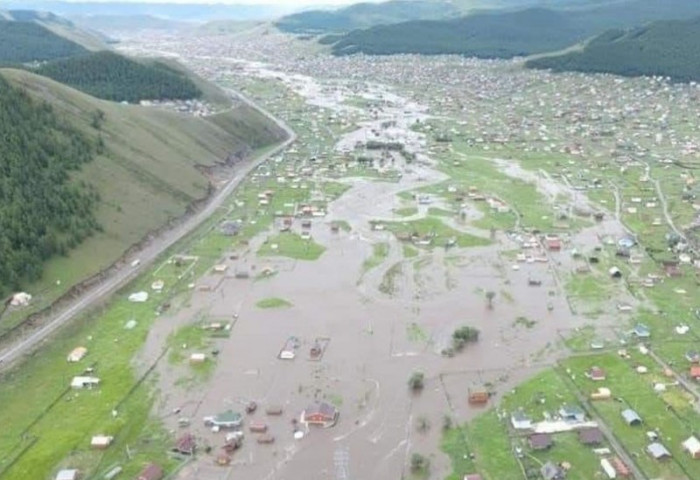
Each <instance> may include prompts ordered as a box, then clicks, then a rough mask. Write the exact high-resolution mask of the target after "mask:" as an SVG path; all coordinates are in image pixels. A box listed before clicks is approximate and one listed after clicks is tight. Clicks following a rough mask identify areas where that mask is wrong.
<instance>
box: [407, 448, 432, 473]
mask: <svg viewBox="0 0 700 480" xmlns="http://www.w3.org/2000/svg"><path fill="white" fill-rule="evenodd" d="M429 470H430V460H429V459H428V457H426V456H425V455H421V454H420V453H414V454H413V455H411V472H412V473H414V474H421V475H426V474H427V473H428V471H429Z"/></svg>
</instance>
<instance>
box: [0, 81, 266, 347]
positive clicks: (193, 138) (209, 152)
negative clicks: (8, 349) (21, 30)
mask: <svg viewBox="0 0 700 480" xmlns="http://www.w3.org/2000/svg"><path fill="white" fill-rule="evenodd" d="M0 72H1V73H2V74H3V75H4V76H5V77H6V78H8V79H9V80H10V81H11V82H12V83H14V84H16V85H20V86H23V87H24V88H26V89H27V90H28V91H29V92H30V93H31V94H32V95H34V96H36V97H39V98H42V99H45V100H48V101H49V102H50V103H51V104H52V105H53V106H54V107H55V108H56V110H57V111H58V112H59V113H60V114H62V115H65V118H66V119H67V120H68V121H70V122H72V123H74V124H75V125H76V126H77V127H78V128H80V129H81V130H83V131H85V132H86V133H87V134H88V135H90V136H93V137H94V136H96V135H97V133H98V132H97V131H96V130H95V129H94V128H92V127H91V125H90V122H91V114H92V112H94V111H96V110H97V109H100V110H102V111H104V112H105V114H106V115H105V123H104V126H103V127H102V133H101V134H102V136H103V138H104V141H105V143H106V146H107V152H106V155H102V156H99V157H97V158H96V159H95V160H94V161H93V162H92V163H90V164H88V165H86V166H85V168H83V170H82V171H81V172H80V174H78V175H77V176H76V177H77V178H76V179H84V180H87V181H89V182H90V183H92V184H93V185H95V186H96V187H97V189H98V190H99V192H100V194H101V202H100V204H99V206H98V207H97V216H98V219H99V221H100V223H101V225H102V226H103V227H104V232H103V233H100V234H97V235H95V236H94V237H92V238H89V239H88V240H86V241H85V242H84V243H83V244H82V245H81V246H80V247H79V248H77V249H76V250H74V251H72V252H71V253H70V255H69V256H68V257H65V258H55V259H53V260H51V261H49V262H48V263H47V265H46V270H45V274H44V277H43V279H42V280H41V281H39V282H37V283H36V284H34V285H29V286H27V290H28V291H30V292H32V294H33V295H35V300H36V302H34V304H33V306H32V308H31V309H26V310H21V311H19V312H14V313H13V314H10V315H6V316H5V317H4V318H3V322H2V324H0V333H2V331H4V330H5V329H6V328H8V327H10V326H11V325H13V324H15V323H16V322H18V321H19V320H21V319H22V318H23V317H24V316H26V315H27V314H28V313H30V312H31V311H32V310H36V309H39V308H43V307H45V306H47V305H48V303H49V302H51V301H53V300H55V299H56V298H58V297H59V296H60V295H61V294H63V293H65V291H66V290H67V289H68V288H69V287H70V286H72V285H74V284H76V283H79V282H80V281H81V280H83V279H85V278H87V277H89V276H91V275H94V274H96V273H98V272H99V271H101V270H103V269H104V268H106V267H108V266H109V265H111V264H112V263H113V262H114V261H115V260H117V259H118V258H119V257H120V256H121V255H122V254H123V253H124V252H125V251H126V250H127V249H128V248H129V247H130V246H132V245H133V244H135V243H137V242H139V241H140V240H141V239H142V238H143V237H144V236H145V235H146V234H147V233H148V232H150V231H152V230H154V229H157V228H159V227H162V226H164V225H165V224H167V223H168V222H169V221H171V220H173V219H175V218H177V217H179V216H181V215H182V214H184V213H185V212H186V210H187V208H188V206H189V205H190V204H191V203H192V202H193V201H196V200H200V199H203V198H204V197H206V196H207V194H208V189H209V181H208V179H207V178H206V177H205V176H204V175H203V174H202V173H201V172H200V171H199V170H198V169H197V168H195V166H196V165H205V166H210V165H213V164H214V163H216V162H217V161H220V160H222V159H225V158H226V157H227V156H228V155H229V154H230V153H232V152H236V151H243V150H247V149H248V148H249V147H250V148H253V149H255V148H259V147H263V146H265V145H266V144H268V143H270V142H269V141H270V140H271V139H273V138H274V135H275V134H276V133H278V132H277V131H276V129H274V128H272V127H270V125H269V122H268V121H267V120H266V119H265V118H264V117H262V116H261V115H260V114H258V113H257V112H255V111H252V110H251V109H249V108H248V107H238V108H235V109H233V110H230V111H228V112H224V113H221V114H219V115H217V116H215V117H210V118H209V119H195V118H192V117H187V116H183V115H176V114H173V113H170V112H165V111H161V110H156V109H146V108H143V107H138V106H126V105H119V104H115V103H111V102H105V101H100V100H96V99H94V98H92V97H89V96H87V95H84V94H82V93H79V92H77V91H75V90H72V89H70V88H68V87H65V86H62V85H60V84H58V83H56V82H53V81H51V80H49V79H46V78H43V77H38V76H35V75H33V74H30V73H27V72H22V71H16V70H1V71H0ZM57 280H60V282H61V284H60V285H57V284H56V282H57Z"/></svg>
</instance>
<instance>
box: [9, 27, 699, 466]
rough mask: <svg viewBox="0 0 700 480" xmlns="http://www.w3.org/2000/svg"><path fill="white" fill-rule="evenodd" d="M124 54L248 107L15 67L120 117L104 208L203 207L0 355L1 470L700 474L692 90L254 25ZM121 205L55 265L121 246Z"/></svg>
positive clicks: (18, 75) (171, 213)
mask: <svg viewBox="0 0 700 480" xmlns="http://www.w3.org/2000/svg"><path fill="white" fill-rule="evenodd" d="M117 51H118V52H119V53H121V54H127V55H130V56H132V57H133V58H143V59H146V60H149V59H153V58H158V59H162V58H166V59H169V60H172V61H176V62H179V64H181V65H184V66H186V67H187V68H189V69H191V70H192V71H193V72H194V73H195V74H196V75H197V78H198V82H201V83H199V84H200V85H205V86H206V85H208V87H207V88H212V87H211V85H212V84H213V85H216V86H217V87H218V88H219V89H220V90H215V91H216V92H218V95H221V94H222V92H223V93H224V96H225V97H227V96H230V98H231V99H232V100H231V102H232V103H231V104H230V105H226V106H220V105H218V104H217V101H215V100H213V99H212V97H208V98H209V99H210V100H208V103H209V104H210V105H212V106H213V107H212V113H211V114H210V115H203V116H195V115H190V114H183V113H182V112H181V113H177V112H173V111H172V109H173V108H174V109H177V108H178V107H177V105H178V104H177V103H175V104H174V105H167V104H166V103H167V102H164V104H159V103H158V102H154V103H153V104H152V105H150V106H135V105H120V104H116V103H109V102H103V101H98V100H95V99H92V98H89V97H87V96H85V95H83V94H78V93H77V92H75V91H74V90H71V89H68V88H67V87H62V86H58V85H56V84H54V82H52V81H50V80H48V79H44V78H40V77H36V76H35V75H32V74H31V73H28V72H20V71H16V70H3V71H2V74H3V76H6V77H7V78H8V79H10V81H11V82H12V83H13V84H15V85H22V86H24V87H25V88H26V89H27V90H28V92H29V94H30V95H32V96H37V97H41V96H43V98H46V92H47V91H49V92H51V102H52V105H54V106H55V108H58V109H59V112H61V114H64V115H67V116H68V117H69V118H71V119H72V121H73V123H74V124H75V125H78V126H80V128H82V129H83V131H85V132H86V134H90V133H91V132H92V131H91V128H92V127H91V126H90V125H89V124H88V123H86V122H87V120H86V118H87V117H86V116H85V113H84V112H89V111H91V110H93V109H94V108H97V107H99V108H100V109H101V110H103V111H104V112H105V123H104V125H102V126H101V129H100V135H103V136H104V137H105V139H107V140H110V141H111V143H109V144H108V151H109V152H111V155H109V156H105V157H106V158H101V157H97V158H96V159H95V160H93V162H91V163H88V164H87V165H86V166H85V168H84V169H83V170H81V173H80V175H85V176H86V177H88V176H89V178H91V180H92V181H93V182H100V181H101V182H103V183H101V184H99V185H98V184H97V183H96V185H98V186H99V190H100V191H101V192H105V193H103V194H102V195H103V199H102V201H101V205H100V208H101V209H103V210H100V211H98V218H105V216H104V215H103V214H104V211H105V210H104V209H107V210H108V209H110V208H114V209H116V208H115V206H116V205H119V208H121V209H124V210H126V209H129V210H128V212H127V211H125V212H124V213H125V215H126V216H128V217H129V218H148V219H159V221H160V223H161V224H163V223H166V222H167V221H168V220H170V219H173V218H181V216H182V214H183V213H185V212H186V211H188V206H187V205H191V204H192V202H199V204H201V205H203V206H202V207H201V208H200V209H199V210H197V211H195V212H192V213H191V214H190V216H189V217H188V218H186V219H185V220H180V221H179V223H178V224H177V225H176V226H175V227H174V229H172V230H167V231H163V232H162V233H160V234H158V235H156V236H154V237H152V238H151V239H150V240H149V241H148V242H147V243H146V244H145V245H144V247H143V249H141V250H139V251H138V252H137V253H136V252H134V253H129V254H127V256H126V257H123V259H122V261H121V262H120V264H118V266H117V268H116V270H115V271H114V272H113V273H110V274H109V275H108V276H107V277H106V278H105V281H104V283H102V284H99V283H97V284H95V287H94V288H93V289H92V290H88V291H87V292H86V293H85V294H84V295H82V296H79V297H77V298H76V299H75V300H74V301H75V304H74V305H76V307H75V310H70V309H68V310H64V313H62V314H61V315H62V316H57V315H53V316H52V317H53V323H45V324H44V325H45V326H42V325H41V324H39V325H35V326H34V327H33V328H34V330H33V331H34V334H33V335H35V338H34V339H32V337H31V336H30V337H25V340H26V341H28V342H29V343H27V344H26V345H23V344H22V343H14V347H13V348H15V349H16V350H14V351H13V350H11V349H5V350H3V351H2V352H0V355H5V357H4V358H5V359H6V362H5V363H10V362H11V361H17V360H21V361H18V362H17V365H16V366H14V367H12V366H7V367H6V371H5V372H4V373H3V376H2V387H1V388H0V401H1V402H2V404H3V405H5V408H3V409H2V410H0V424H2V425H4V426H5V428H4V429H3V430H2V432H0V451H2V452H4V454H3V455H2V456H0V477H2V478H10V479H14V478H17V479H20V478H54V477H55V475H56V473H57V472H58V471H59V470H72V469H77V470H78V471H79V472H81V474H82V475H84V476H85V477H86V478H105V477H109V475H110V474H111V473H112V472H115V471H117V470H118V471H117V473H116V474H115V475H119V477H118V478H121V477H124V478H134V477H137V475H139V472H146V471H147V470H149V469H150V470H151V471H160V472H161V478H162V477H165V475H166V474H167V478H169V479H181V480H188V479H192V480H195V479H204V480H226V479H230V478H242V479H251V480H253V479H255V480H259V479H265V480H273V479H276V480H284V479H290V480H291V479H299V478H304V479H309V480H316V479H318V480H321V479H338V480H340V479H350V478H364V479H379V478H382V479H383V478H402V479H411V480H419V479H444V478H446V479H449V480H463V479H468V480H479V479H481V480H483V479H489V480H519V479H539V478H546V479H555V478H559V479H561V478H569V479H580V480H591V479H597V478H601V479H602V478H622V477H625V478H635V479H640V480H641V479H661V478H663V479H665V480H676V479H678V480H690V479H693V478H698V477H700V463H698V461H697V460H696V458H695V457H694V455H695V454H694V453H693V450H692V448H693V445H694V443H693V441H692V439H693V438H695V439H696V441H697V438H696V437H695V435H697V433H696V432H698V431H699V429H700V387H699V384H698V379H699V378H700V373H699V371H698V362H700V355H699V354H698V345H700V337H699V336H698V329H699V328H700V305H699V304H698V295H697V291H698V282H699V271H700V270H699V269H700V257H698V242H699V239H698V233H697V232H698V228H700V213H699V212H700V203H699V201H698V198H697V195H698V183H697V178H696V171H697V169H698V166H699V165H700V113H699V112H700V110H698V99H699V98H700V88H699V87H698V85H697V84H695V83H674V82H672V81H670V80H668V79H665V78H660V77H639V78H624V77H617V76H612V75H593V74H584V73H559V74H555V73H551V72H548V71H540V70H531V69H527V68H525V65H524V63H525V62H524V61H523V60H519V59H516V60H494V59H482V60H479V59H474V58H464V57H461V56H447V55H431V56H419V55H387V56H384V55H382V56H370V55H351V56H333V55H332V54H331V52H330V47H326V46H322V45H319V44H317V43H315V42H312V41H309V39H305V38H303V37H294V36H291V35H289V34H285V33H282V32H280V31H277V30H275V29H274V27H272V26H271V25H268V24H262V25H261V24H255V25H250V26H248V27H242V28H241V29H240V30H238V29H231V31H227V32H223V33H222V31H220V30H215V31H214V30H205V29H202V30H198V31H181V32H178V33H177V34H173V33H172V32H169V33H164V32H160V31H150V32H148V33H147V34H146V33H144V34H141V35H138V36H129V37H127V38H123V39H122V41H121V42H120V44H119V45H118V48H117ZM208 92H209V94H211V92H212V91H211V90H206V91H204V94H205V95H207V94H208ZM216 98H219V99H220V98H221V97H220V96H217V97H216ZM205 101H207V100H205ZM124 128H128V130H123V129H124ZM93 130H94V129H93ZM144 132H147V134H146V133H144ZM92 134H93V135H97V133H95V132H92ZM258 135H259V136H258ZM120 138H122V139H128V142H124V141H121V142H119V141H117V139H120ZM285 138H286V140H285ZM154 141H155V142H157V146H153V144H152V143H151V142H154ZM231 145H236V146H238V145H240V146H241V147H240V150H238V152H240V153H239V154H238V155H233V156H234V157H235V158H233V159H232V160H233V161H231V162H224V164H222V162H221V157H222V156H225V155H226V152H228V154H229V155H231V151H232V150H231ZM151 149H153V150H151ZM151 151H158V152H159V154H161V155H163V157H159V158H166V157H167V159H168V161H167V164H166V163H165V162H164V161H158V160H157V159H156V158H154V157H151V156H150V155H149V154H148V152H151ZM134 154H138V155H139V156H140V158H142V159H143V160H142V161H140V162H134V163H137V165H136V166H134V168H135V169H136V170H135V171H130V172H129V175H133V176H129V177H127V176H125V177H124V178H123V179H118V180H117V179H115V177H114V173H113V172H112V170H110V173H106V174H104V176H103V177H100V176H99V175H97V174H96V173H97V171H96V170H91V169H97V167H98V166H99V165H100V164H102V165H109V163H108V162H114V163H118V164H119V165H120V166H124V165H128V164H129V162H128V161H129V159H130V158H131V157H132V155H134ZM194 159H197V160H196V162H194ZM148 160H150V161H148ZM103 168H108V167H103ZM125 175H126V174H125ZM100 179H101V180H100ZM135 179H138V181H140V182H144V180H145V182H144V188H142V189H141V190H139V191H138V192H131V191H126V192H125V191H122V190H118V189H117V188H119V189H123V188H127V186H128V187H129V188H131V186H132V185H138V183H137V182H135ZM145 184H147V185H148V188H145ZM209 185H211V186H209ZM112 188H113V189H114V190H113V191H112V190H111V189H112ZM110 192H112V193H111V195H113V197H110V198H111V200H110V199H109V198H108V197H107V195H110ZM163 198H168V204H167V206H166V205H165V204H164V203H159V202H165V200H163ZM159 199H160V200H159ZM120 213H121V212H120ZM111 215H115V221H114V223H113V225H112V226H111V227H109V225H110V223H105V226H106V231H105V232H102V233H100V234H98V235H95V236H94V237H92V238H90V239H88V240H86V243H85V245H83V246H81V247H80V248H79V249H77V250H75V252H74V253H71V256H70V257H69V258H72V260H74V259H75V256H76V255H81V254H82V253H81V252H88V251H89V245H90V244H91V243H90V242H98V241H102V240H103V239H104V237H107V236H111V237H114V236H116V235H117V234H118V233H119V234H120V235H124V238H121V237H119V240H120V242H122V243H120V244H119V245H122V246H123V245H124V244H125V243H127V239H126V238H127V237H126V233H125V231H129V230H128V229H125V225H127V224H128V223H126V222H127V221H126V220H125V219H121V220H119V218H121V217H119V216H117V215H116V214H115V212H112V213H111ZM159 215H160V217H159ZM166 217H167V218H166ZM136 225H137V224H134V226H133V227H132V228H133V232H132V234H133V237H128V238H129V241H133V239H136V238H139V236H143V232H144V231H145V230H146V228H145V226H142V225H140V224H138V226H141V227H142V228H141V229H140V230H139V229H138V228H137V226H136ZM108 228H112V230H107V229H108ZM107 234H109V235H107ZM118 251H119V249H118V248H114V249H113V250H111V252H112V255H114V256H113V257H110V256H109V255H105V256H101V257H100V258H104V263H103V264H100V265H95V264H91V268H97V267H104V266H107V265H109V264H110V263H112V262H113V261H114V258H116V256H117V252H118ZM86 255H89V253H86ZM55 261H56V262H63V261H66V262H67V260H64V259H57V260H55ZM52 262H53V260H52ZM73 264H74V263H73V262H72V261H71V263H70V265H73ZM67 265H68V264H67V263H65V264H63V265H58V266H57V267H56V268H57V270H55V271H56V272H61V274H63V275H65V272H66V271H67V268H66V266H67ZM53 268H54V267H52V264H51V263H49V265H48V266H47V269H46V272H47V273H46V274H45V275H46V278H47V279H48V281H51V282H53V278H54V277H53V276H52V275H53V273H54V270H53ZM83 274H85V271H83V272H81V274H80V275H83ZM76 278H77V277H76ZM51 298H52V297H51V296H50V295H47V296H45V297H41V296H40V297H39V302H44V301H45V302H49V301H50V300H51ZM40 305H42V304H41V303H32V304H30V307H28V308H30V309H32V308H38V307H39V306H40ZM69 308H73V307H72V306H69ZM27 312H28V310H27V308H24V309H22V308H19V309H16V310H13V311H11V312H10V313H9V316H8V317H3V321H5V320H4V319H5V318H9V319H10V320H11V321H12V320H13V319H17V318H19V316H20V315H26V314H27ZM13 315H16V317H13ZM59 327H61V328H59ZM30 332H31V330H30ZM73 354H76V355H77V357H76V358H77V361H73V360H71V359H70V358H69V361H66V356H67V355H69V356H72V355H73ZM0 358H3V357H1V356H0ZM76 379H78V380H77V383H76ZM630 412H631V413H630ZM96 437H98V438H109V441H108V442H107V445H106V446H105V447H100V448H95V447H94V445H93V443H94V441H95V438H96ZM611 471H612V472H613V474H614V476H611V473H609V472H611Z"/></svg>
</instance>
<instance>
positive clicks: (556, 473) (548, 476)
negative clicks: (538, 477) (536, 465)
mask: <svg viewBox="0 0 700 480" xmlns="http://www.w3.org/2000/svg"><path fill="white" fill-rule="evenodd" d="M540 473H541V474H542V478H543V479H544V480H564V478H566V472H564V470H563V469H562V468H561V467H560V466H558V465H555V464H554V463H552V462H547V463H545V464H544V465H542V468H541V469H540Z"/></svg>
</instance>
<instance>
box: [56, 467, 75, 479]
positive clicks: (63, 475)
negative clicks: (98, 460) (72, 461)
mask: <svg viewBox="0 0 700 480" xmlns="http://www.w3.org/2000/svg"><path fill="white" fill-rule="evenodd" d="M79 475H80V473H79V472H78V470H76V469H74V468H70V469H64V470H61V471H59V472H58V474H57V475H56V480H78V477H79Z"/></svg>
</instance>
